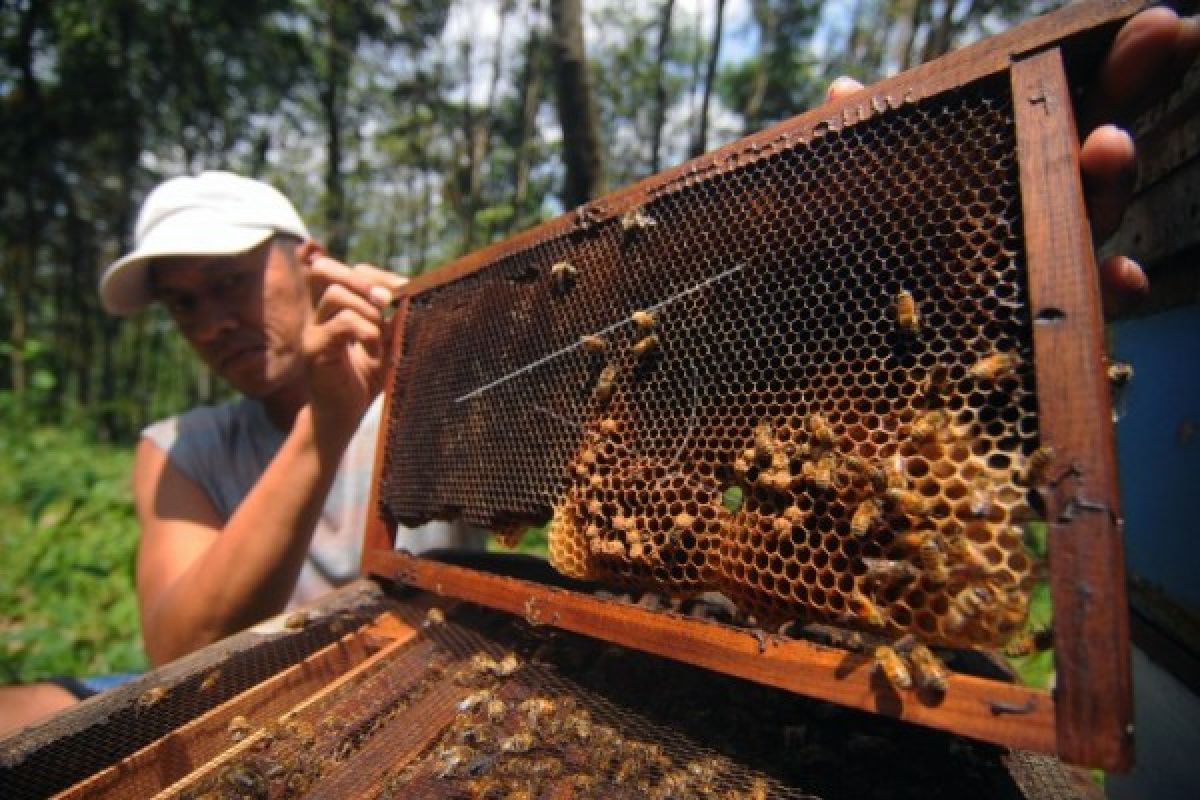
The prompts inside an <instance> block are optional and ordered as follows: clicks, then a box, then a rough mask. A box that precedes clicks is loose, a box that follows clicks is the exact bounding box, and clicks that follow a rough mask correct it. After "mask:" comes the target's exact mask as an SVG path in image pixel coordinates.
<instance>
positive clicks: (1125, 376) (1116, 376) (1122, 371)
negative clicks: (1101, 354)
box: [1104, 358, 1133, 388]
mask: <svg viewBox="0 0 1200 800" xmlns="http://www.w3.org/2000/svg"><path fill="white" fill-rule="evenodd" d="M1104 372H1105V374H1106V375H1107V376H1108V382H1109V383H1111V384H1112V385H1113V386H1116V387H1117V388H1120V387H1122V386H1124V385H1125V384H1127V383H1129V382H1130V381H1131V380H1133V365H1132V364H1127V363H1125V362H1124V361H1112V360H1111V359H1107V358H1106V359H1104Z"/></svg>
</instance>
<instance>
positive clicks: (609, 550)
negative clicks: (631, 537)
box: [600, 539, 625, 558]
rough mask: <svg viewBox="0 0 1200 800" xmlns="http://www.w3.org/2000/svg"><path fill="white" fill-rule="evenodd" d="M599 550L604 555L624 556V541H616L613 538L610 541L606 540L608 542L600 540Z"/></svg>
mask: <svg viewBox="0 0 1200 800" xmlns="http://www.w3.org/2000/svg"><path fill="white" fill-rule="evenodd" d="M600 552H601V553H603V554H604V555H606V556H613V557H615V558H624V557H625V543H624V542H620V541H617V540H615V539H614V540H612V541H608V542H601V543H600Z"/></svg>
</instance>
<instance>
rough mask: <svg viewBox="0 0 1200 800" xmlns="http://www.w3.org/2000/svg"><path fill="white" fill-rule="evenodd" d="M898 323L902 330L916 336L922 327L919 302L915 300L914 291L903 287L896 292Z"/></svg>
mask: <svg viewBox="0 0 1200 800" xmlns="http://www.w3.org/2000/svg"><path fill="white" fill-rule="evenodd" d="M896 324H897V325H899V326H900V330H902V331H904V332H905V333H907V334H909V335H910V336H915V335H916V333H917V331H918V330H920V328H921V317H920V315H919V314H918V313H917V303H916V301H915V300H913V296H912V293H911V292H909V291H908V290H907V289H901V290H900V291H899V292H897V293H896Z"/></svg>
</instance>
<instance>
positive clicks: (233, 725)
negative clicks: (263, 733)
mask: <svg viewBox="0 0 1200 800" xmlns="http://www.w3.org/2000/svg"><path fill="white" fill-rule="evenodd" d="M253 729H254V726H253V725H251V724H250V720H248V719H246V718H245V717H243V716H242V715H241V714H238V715H237V716H236V717H234V718H233V719H231V720H229V725H228V726H227V727H226V728H225V730H226V731H228V733H229V738H230V739H232V740H233V741H235V742H240V741H241V740H242V739H245V738H246V735H247V734H249V733H250V731H252V730H253Z"/></svg>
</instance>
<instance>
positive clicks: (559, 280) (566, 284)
mask: <svg viewBox="0 0 1200 800" xmlns="http://www.w3.org/2000/svg"><path fill="white" fill-rule="evenodd" d="M578 276H579V270H577V269H575V267H573V266H572V265H571V262H570V261H559V262H558V263H557V264H555V265H554V266H552V267H550V277H551V278H553V279H554V288H555V289H557V290H558V291H560V292H565V291H567V290H568V289H570V288H571V287H572V286H573V285H574V284H575V279H576V278H577V277H578Z"/></svg>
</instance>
